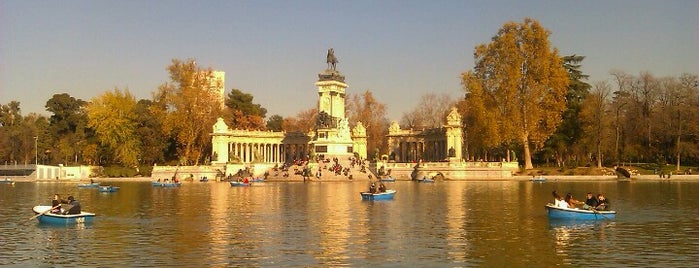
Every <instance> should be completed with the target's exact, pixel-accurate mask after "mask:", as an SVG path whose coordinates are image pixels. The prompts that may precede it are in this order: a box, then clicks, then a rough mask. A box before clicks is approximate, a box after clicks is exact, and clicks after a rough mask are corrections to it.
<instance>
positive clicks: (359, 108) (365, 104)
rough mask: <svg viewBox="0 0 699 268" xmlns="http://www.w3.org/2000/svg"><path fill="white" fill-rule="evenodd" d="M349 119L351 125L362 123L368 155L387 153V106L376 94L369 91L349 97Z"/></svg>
mask: <svg viewBox="0 0 699 268" xmlns="http://www.w3.org/2000/svg"><path fill="white" fill-rule="evenodd" d="M348 99H349V103H348V104H347V115H348V116H347V117H348V119H349V122H350V124H351V125H356V124H357V122H359V121H361V122H362V124H364V127H366V132H367V154H369V155H374V154H376V152H385V151H386V144H384V141H385V137H386V134H388V120H387V119H386V105H385V104H383V103H380V102H378V101H377V100H376V99H375V98H374V94H372V93H371V91H369V90H367V91H365V92H364V93H362V94H358V95H354V94H353V95H351V96H349V97H348Z"/></svg>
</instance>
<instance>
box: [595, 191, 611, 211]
mask: <svg viewBox="0 0 699 268" xmlns="http://www.w3.org/2000/svg"><path fill="white" fill-rule="evenodd" d="M597 202H598V203H597V206H596V207H595V209H597V210H608V209H609V200H607V198H606V197H605V196H604V195H603V194H598V195H597Z"/></svg>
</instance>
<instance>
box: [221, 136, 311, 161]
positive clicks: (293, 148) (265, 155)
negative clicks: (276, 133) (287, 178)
mask: <svg viewBox="0 0 699 268" xmlns="http://www.w3.org/2000/svg"><path fill="white" fill-rule="evenodd" d="M243 140H246V141H243V142H236V141H231V142H228V155H229V159H234V158H237V159H238V160H240V162H241V163H251V162H253V161H257V162H264V163H284V162H287V161H291V160H294V159H302V158H303V157H306V156H308V154H309V146H308V144H283V143H268V142H264V141H255V140H256V138H255V137H246V138H245V139H243Z"/></svg>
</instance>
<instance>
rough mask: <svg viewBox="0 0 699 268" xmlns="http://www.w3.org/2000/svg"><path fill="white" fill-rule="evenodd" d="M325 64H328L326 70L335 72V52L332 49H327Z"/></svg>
mask: <svg viewBox="0 0 699 268" xmlns="http://www.w3.org/2000/svg"><path fill="white" fill-rule="evenodd" d="M326 62H327V63H328V69H329V70H333V71H335V70H336V67H337V62H338V61H337V58H336V57H335V50H333V49H332V48H330V49H328V56H327V60H326Z"/></svg>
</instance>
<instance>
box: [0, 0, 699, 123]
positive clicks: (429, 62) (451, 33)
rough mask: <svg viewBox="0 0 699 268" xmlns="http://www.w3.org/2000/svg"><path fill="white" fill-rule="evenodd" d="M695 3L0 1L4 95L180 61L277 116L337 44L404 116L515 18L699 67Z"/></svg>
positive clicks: (349, 72)
mask: <svg viewBox="0 0 699 268" xmlns="http://www.w3.org/2000/svg"><path fill="white" fill-rule="evenodd" d="M697 14H699V1H695V0H693V1H636V0H633V1H631V0H627V1H622V0H618V1H456V0H453V1H440V0H438V1H389V0H386V1H384V0H382V1H363V0H361V1H335V0H328V1H276V0H275V1H164V0H163V1H159V0H154V1H135V0H126V1H33V0H29V1H25V0H3V1H0V104H6V103H8V102H10V101H13V100H16V101H19V102H20V103H21V106H20V107H21V108H22V112H23V114H25V115H26V114H28V113H30V112H39V113H42V114H47V115H48V112H46V111H45V108H44V105H45V104H46V101H47V100H48V99H50V98H51V96H52V95H53V94H57V93H68V94H70V95H71V96H74V97H76V98H80V99H83V100H90V99H91V98H93V97H95V96H98V95H100V94H101V93H103V92H105V91H107V90H111V89H114V88H115V87H118V88H120V89H128V90H129V91H131V92H132V93H133V94H134V95H135V96H136V97H137V98H139V99H140V98H150V97H151V93H152V92H154V91H155V90H156V88H157V87H158V86H159V85H160V84H162V83H164V82H167V81H169V77H168V73H167V71H166V69H165V68H166V67H167V66H168V65H169V64H170V62H171V60H172V59H174V58H177V59H183V60H185V59H189V58H192V59H196V61H197V63H198V64H199V65H200V66H202V67H205V68H207V67H211V68H213V69H217V70H222V71H225V72H226V90H227V92H228V91H230V89H231V88H237V89H241V90H243V91H244V92H248V93H251V94H253V95H254V97H255V100H254V101H255V102H256V103H259V104H262V106H264V107H266V108H267V110H268V116H269V115H272V114H280V115H282V116H293V115H295V114H296V113H298V112H299V111H301V110H306V109H309V108H313V107H315V105H316V96H317V93H316V92H317V89H316V88H315V86H314V85H313V84H314V83H315V82H316V80H317V74H318V73H319V72H321V71H322V70H323V69H325V67H326V64H325V54H326V51H327V49H328V48H330V47H333V48H334V49H335V55H336V56H337V57H338V59H339V63H338V65H337V68H338V70H339V71H341V72H342V73H343V74H344V75H345V76H346V81H347V83H348V84H349V88H348V92H349V93H360V92H364V91H365V90H371V91H372V92H373V93H374V95H375V96H376V97H377V99H378V100H379V101H381V102H383V103H386V104H387V106H388V116H389V119H395V120H398V119H400V117H401V115H402V114H403V112H405V111H408V110H411V109H413V108H414V107H415V106H416V105H417V103H418V101H419V98H420V96H421V95H423V94H425V93H427V92H435V93H440V94H441V93H448V94H450V95H452V96H454V97H455V98H456V97H458V96H461V95H463V91H462V89H461V85H460V79H459V75H460V74H461V73H462V72H464V71H466V70H469V69H470V68H472V67H473V49H474V47H475V46H476V45H478V44H480V43H487V42H488V41H489V40H490V38H491V37H492V36H493V35H494V34H495V33H496V32H497V30H498V29H499V28H500V27H501V26H502V25H503V23H505V22H507V21H516V22H521V21H522V20H523V19H524V18H525V17H531V18H534V19H536V20H539V21H540V22H541V23H542V24H543V25H544V27H546V28H547V29H549V30H550V31H551V32H552V35H551V36H550V40H551V42H552V45H553V46H555V47H557V48H558V49H559V50H560V52H561V54H562V55H568V54H579V55H584V56H586V57H587V58H586V59H585V61H584V62H583V68H582V69H583V71H584V72H585V73H587V74H589V75H590V81H591V82H592V81H599V80H608V79H609V78H610V77H609V75H608V73H609V71H610V70H611V69H620V70H623V71H626V72H628V73H631V74H638V73H639V72H641V71H649V72H651V73H653V74H654V75H656V76H677V75H679V74H681V73H685V72H689V73H694V74H697V73H699V52H697V51H699V19H698V17H699V16H697Z"/></svg>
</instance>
